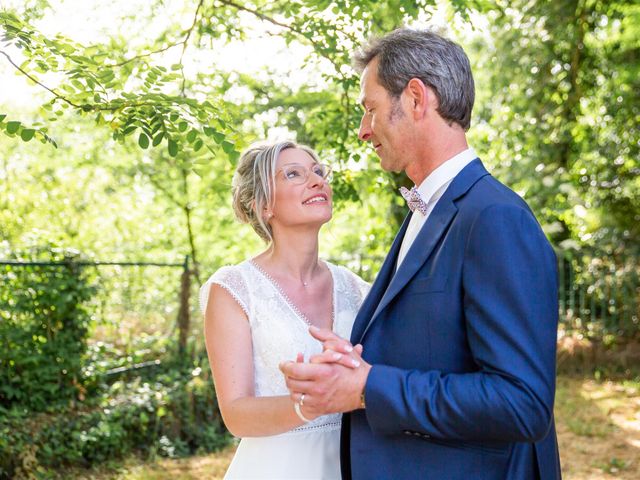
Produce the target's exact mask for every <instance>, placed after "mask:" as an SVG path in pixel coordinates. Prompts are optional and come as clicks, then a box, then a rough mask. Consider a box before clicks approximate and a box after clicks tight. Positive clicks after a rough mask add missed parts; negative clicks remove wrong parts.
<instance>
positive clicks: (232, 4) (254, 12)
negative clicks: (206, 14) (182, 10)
mask: <svg viewBox="0 0 640 480" xmlns="http://www.w3.org/2000/svg"><path fill="white" fill-rule="evenodd" d="M218 1H219V2H220V3H222V4H223V5H227V6H228V7H232V8H235V9H237V10H241V11H243V12H247V13H250V14H252V15H254V16H255V17H258V18H259V19H260V20H264V21H266V22H269V23H272V24H273V25H277V26H279V27H282V28H286V29H287V30H289V31H291V32H293V33H295V34H297V35H299V36H301V37H303V38H304V39H306V40H307V41H308V42H309V43H311V45H312V46H313V47H314V49H315V50H316V52H318V54H320V55H321V56H322V57H323V58H326V59H327V60H329V62H330V63H331V65H333V68H334V69H335V71H336V73H337V74H338V75H340V77H342V79H345V76H344V74H343V73H342V72H341V71H340V67H339V66H338V64H337V63H336V62H335V60H333V59H332V58H331V57H329V56H328V55H326V54H324V53H322V46H321V45H320V44H319V43H318V42H317V41H315V40H314V39H313V38H310V37H308V36H306V35H305V34H304V32H303V31H302V30H300V29H299V28H297V27H296V26H294V25H288V24H286V23H282V22H279V21H278V20H276V19H275V18H273V17H269V16H268V15H265V14H264V13H260V12H258V11H257V10H253V9H251V8H248V7H245V6H244V5H238V4H237V3H235V2H233V1H231V0H218Z"/></svg>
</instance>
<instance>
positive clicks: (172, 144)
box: [167, 139, 178, 157]
mask: <svg viewBox="0 0 640 480" xmlns="http://www.w3.org/2000/svg"><path fill="white" fill-rule="evenodd" d="M167 147H168V149H169V155H171V156H172V157H175V156H176V155H178V144H177V143H176V141H175V140H171V139H169V142H168V145H167Z"/></svg>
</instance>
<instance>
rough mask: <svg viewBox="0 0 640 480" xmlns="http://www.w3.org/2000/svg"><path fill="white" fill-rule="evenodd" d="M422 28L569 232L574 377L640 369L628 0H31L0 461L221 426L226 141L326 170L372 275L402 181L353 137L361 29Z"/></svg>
mask: <svg viewBox="0 0 640 480" xmlns="http://www.w3.org/2000/svg"><path fill="white" fill-rule="evenodd" d="M403 24H404V25H409V26H415V27H425V26H432V27H435V28H438V29H442V30H444V31H446V32H447V34H448V35H449V36H450V37H452V38H453V39H455V40H456V41H458V42H459V43H461V44H462V45H463V47H464V48H465V50H466V51H467V53H468V54H469V57H470V59H471V62H472V65H473V69H474V75H475V79H476V87H477V100H476V106H475V110H474V117H473V120H472V128H471V130H470V132H469V140H470V144H471V145H472V146H473V147H474V148H475V149H476V151H477V152H478V153H479V155H480V157H481V158H482V160H483V161H484V163H485V165H486V166H487V167H488V168H489V170H490V171H491V172H492V174H493V175H494V176H496V177H497V178H498V179H500V180H501V181H503V182H504V183H506V184H507V185H509V186H510V187H511V188H513V189H514V190H515V191H516V192H518V193H519V194H520V195H521V196H523V197H524V198H525V199H526V200H527V202H528V203H529V204H530V205H531V207H532V209H533V210H534V212H535V214H536V216H537V217H538V219H539V221H540V223H541V224H542V227H543V229H544V231H545V232H546V234H547V235H548V237H549V239H550V240H551V242H552V243H553V245H554V246H555V248H556V249H557V252H558V258H559V269H560V274H561V276H560V278H561V279H560V281H561V297H560V307H561V322H562V323H561V331H560V336H559V338H560V340H559V341H560V346H561V350H560V356H559V365H560V368H561V369H562V370H563V372H566V373H571V374H580V375H588V376H593V375H595V377H596V378H597V379H599V378H604V377H606V378H613V377H618V378H626V379H631V380H633V379H635V381H636V382H637V381H638V378H639V377H638V375H639V372H638V369H637V365H638V362H640V354H639V353H638V352H639V351H640V349H637V348H635V347H634V345H637V343H638V338H639V335H638V329H639V324H638V316H639V313H640V312H639V300H640V287H639V280H638V276H639V271H640V267H639V264H638V252H639V248H640V243H639V242H638V238H640V227H639V226H640V195H639V193H640V176H639V175H638V173H639V171H640V166H639V164H638V157H639V155H638V154H639V150H640V133H639V129H638V125H639V124H640V102H639V101H638V100H639V97H640V80H639V78H640V75H639V74H640V62H639V61H638V60H639V57H640V26H639V25H640V5H639V4H638V2H637V1H615V0H614V1H602V0H558V1H555V2H546V1H537V0H514V1H502V0H449V1H445V0H442V1H436V0H419V1H404V0H390V1H386V2H377V1H374V0H364V1H358V2H354V1H348V0H342V1H335V2H329V1H324V0H295V1H280V0H276V1H268V2H267V1H263V0H254V1H252V2H247V1H245V0H193V1H187V2H184V1H180V2H178V1H169V0H152V1H145V2H142V1H136V0H129V1H127V2H124V1H119V2H118V1H116V2H109V4H108V6H107V5H104V4H102V2H79V1H71V0H66V1H62V0H60V1H46V0H27V1H20V2H17V1H16V2H14V1H11V0H7V1H5V2H3V4H2V6H1V10H0V29H1V30H0V32H1V33H2V39H1V41H0V82H1V83H0V131H1V132H2V134H0V151H1V152H2V155H1V156H0V322H2V323H0V478H11V477H21V476H22V477H24V478H29V475H32V476H33V475H35V476H40V477H43V478H46V477H47V476H50V475H55V474H56V473H55V472H60V471H61V469H62V470H64V469H65V468H68V467H70V466H76V467H77V466H80V467H90V466H93V465H98V464H102V463H104V462H109V461H113V460H114V459H116V460H117V459H119V458H124V457H127V456H128V455H130V454H131V453H132V452H133V453H137V454H141V455H143V456H146V457H154V456H156V455H160V456H168V457H176V456H184V455H189V454H193V453H196V452H208V451H213V450H215V449H217V448H219V447H221V446H223V445H225V444H226V443H227V442H228V441H229V438H228V436H227V435H226V434H225V431H224V427H223V425H222V423H221V420H220V418H219V415H218V413H217V409H216V403H215V393H214V391H213V388H212V383H211V378H210V374H209V370H208V366H207V364H206V359H205V356H204V351H203V342H202V338H201V324H200V318H201V316H200V313H199V311H198V306H197V300H196V299H197V287H198V286H199V285H200V284H201V283H203V282H204V281H205V280H206V278H207V277H208V276H209V275H210V274H212V273H213V272H214V271H215V270H216V269H217V268H218V267H220V266H221V265H225V264H232V263H236V262H239V261H241V260H243V259H245V258H246V257H247V256H250V255H252V254H255V253H257V252H258V251H259V250H260V249H261V248H262V244H261V242H260V241H259V239H258V238H257V236H256V235H255V234H254V233H253V232H252V231H251V230H250V229H249V227H247V226H243V225H239V224H238V223H236V222H235V220H234V218H233V214H232V209H231V206H230V200H231V192H230V183H231V176H232V174H233V170H234V165H235V162H236V161H237V158H238V154H239V152H240V151H241V150H242V149H243V148H245V147H246V146H247V145H249V144H250V143H251V142H253V141H256V140H262V139H270V140H276V139H294V140H297V141H298V142H302V143H306V144H309V145H311V146H312V147H314V148H315V149H316V150H317V151H319V152H320V154H321V156H322V158H323V159H325V160H326V161H327V162H329V163H331V164H333V165H334V166H335V170H336V175H335V180H334V184H333V187H334V191H335V199H336V202H335V203H336V205H335V212H334V219H333V221H332V222H331V224H329V225H327V226H326V227H325V228H324V229H323V231H322V233H321V236H322V238H321V255H322V256H323V257H325V258H330V259H332V260H333V261H335V262H337V263H341V264H344V265H346V266H348V267H350V268H352V269H354V270H356V271H358V272H359V273H360V274H361V275H362V276H363V277H365V278H366V279H368V280H372V279H373V278H374V276H375V272H376V271H377V268H378V266H379V265H380V262H381V260H382V258H383V257H384V255H385V253H386V250H387V249H388V247H389V245H390V243H391V241H392V239H393V236H394V234H395V231H396V229H397V227H398V226H399V224H400V222H401V221H402V218H403V217H404V214H405V208H404V205H403V201H402V199H401V198H400V197H399V195H397V194H396V193H395V192H396V191H397V190H396V189H397V187H399V186H400V185H407V183H408V180H407V178H406V177H404V175H398V174H388V173H385V172H383V171H382V170H381V169H380V168H379V166H378V162H377V158H376V156H375V154H374V153H373V152H372V151H371V150H370V149H369V148H367V146H366V145H363V144H362V143H361V142H359V141H358V139H357V135H356V132H357V127H358V124H359V120H360V114H361V112H360V107H359V105H358V102H357V97H358V93H359V81H358V76H357V74H356V73H355V72H354V71H353V70H352V69H351V67H350V56H351V53H352V52H353V51H354V49H355V48H356V47H357V46H358V45H359V44H361V42H362V41H364V40H365V39H366V38H368V37H369V36H371V35H376V34H383V33H385V32H388V31H390V30H391V29H393V28H395V27H397V26H400V25H403Z"/></svg>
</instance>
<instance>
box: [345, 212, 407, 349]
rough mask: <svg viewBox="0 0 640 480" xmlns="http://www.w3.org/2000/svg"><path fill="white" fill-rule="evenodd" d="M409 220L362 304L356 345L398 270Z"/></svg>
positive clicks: (356, 322)
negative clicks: (399, 257)
mask: <svg viewBox="0 0 640 480" xmlns="http://www.w3.org/2000/svg"><path fill="white" fill-rule="evenodd" d="M409 220H411V214H409V215H407V216H406V217H405V219H404V222H402V226H401V227H400V230H399V231H398V234H397V235H396V238H395V239H394V240H393V243H392V244H391V249H390V250H389V253H388V254H387V256H386V258H385V259H384V262H383V263H382V267H381V268H380V271H379V272H378V275H377V276H376V279H375V280H374V282H373V285H371V290H369V294H368V295H367V297H366V298H365V299H364V302H362V305H361V306H360V310H358V314H357V315H356V318H355V320H354V322H353V330H352V332H351V341H352V342H353V343H354V345H355V344H356V343H358V341H357V340H356V339H359V338H360V337H361V335H362V332H363V331H364V329H365V328H366V326H367V324H368V323H369V320H370V319H371V317H372V314H373V312H374V310H375V309H376V306H377V305H378V304H379V303H380V299H381V298H382V295H384V292H385V290H386V289H387V286H388V285H389V281H390V280H391V278H392V277H393V274H394V271H395V268H396V260H397V258H398V253H399V252H400V245H402V239H403V238H404V235H405V233H406V231H407V227H408V226H409Z"/></svg>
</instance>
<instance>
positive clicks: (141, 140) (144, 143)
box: [138, 132, 149, 150]
mask: <svg viewBox="0 0 640 480" xmlns="http://www.w3.org/2000/svg"><path fill="white" fill-rule="evenodd" d="M138 145H140V147H141V148H143V149H145V150H146V149H147V148H149V137H147V136H146V135H145V134H144V133H142V132H140V136H139V137H138Z"/></svg>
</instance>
